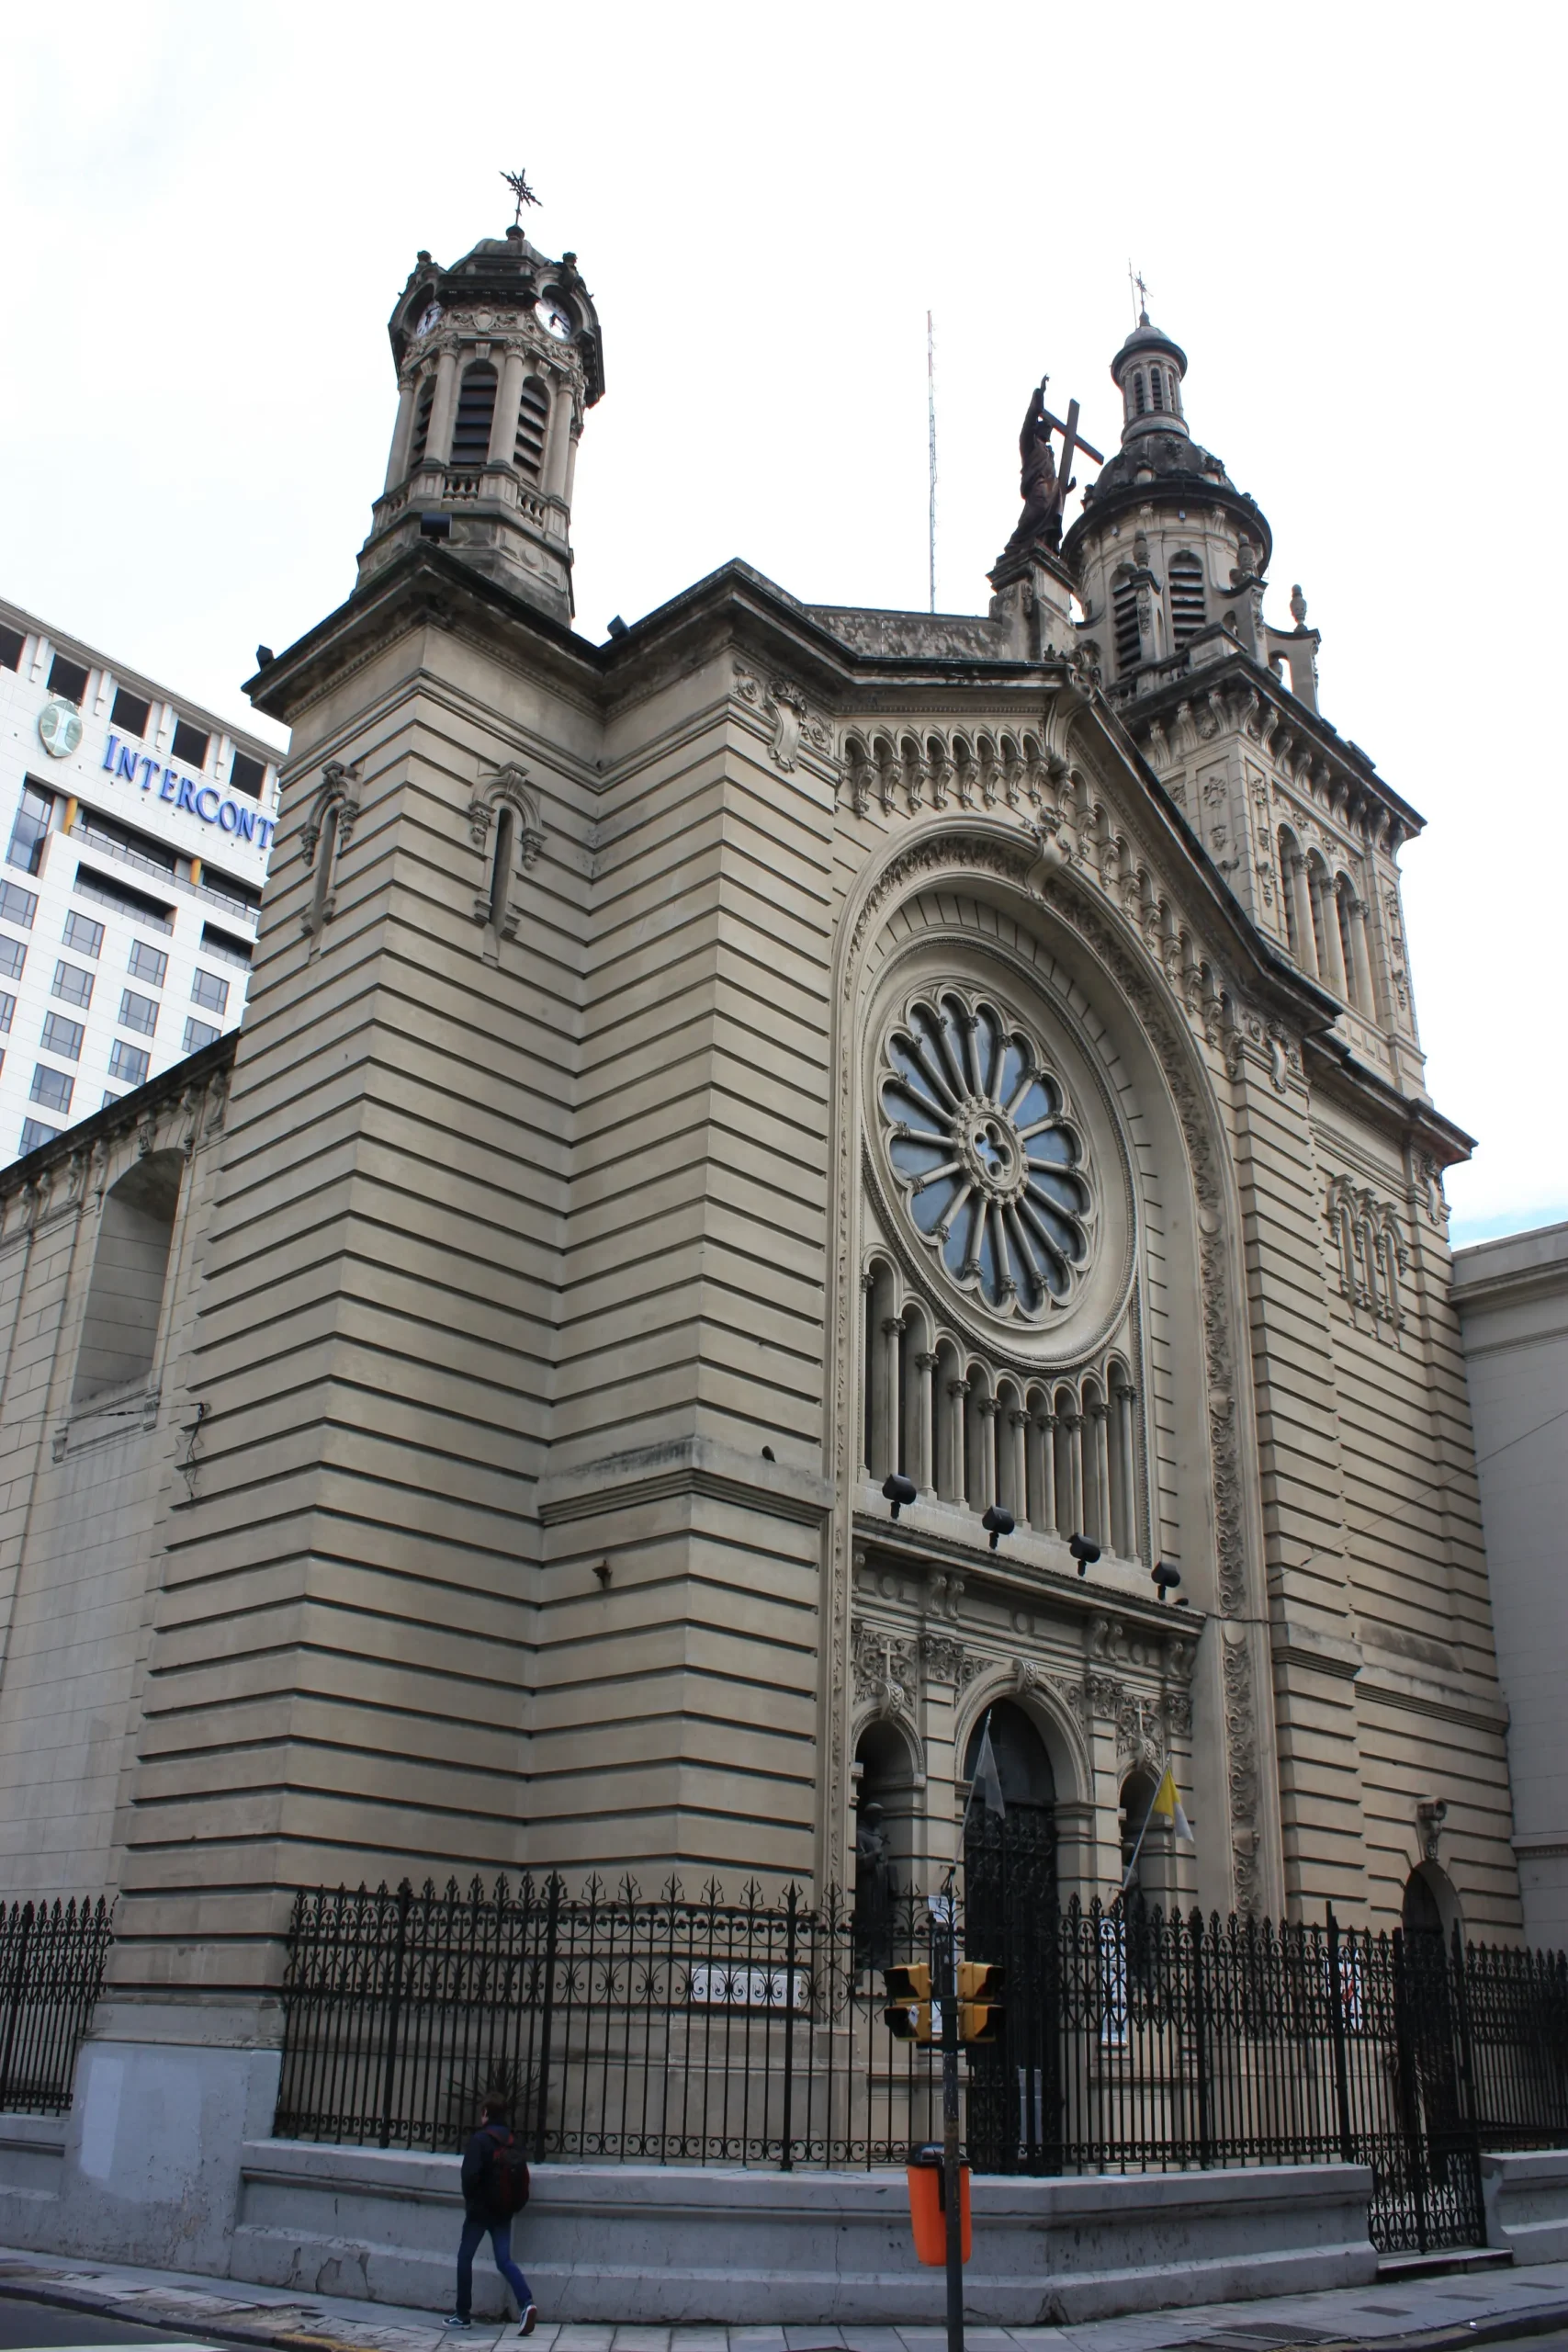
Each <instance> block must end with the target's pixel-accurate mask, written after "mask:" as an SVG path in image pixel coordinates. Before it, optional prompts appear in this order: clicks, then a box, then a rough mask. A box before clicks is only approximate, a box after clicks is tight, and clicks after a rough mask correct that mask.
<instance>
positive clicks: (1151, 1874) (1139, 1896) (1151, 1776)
mask: <svg viewBox="0 0 1568 2352" xmlns="http://www.w3.org/2000/svg"><path fill="white" fill-rule="evenodd" d="M1158 1786H1159V1780H1158V1776H1157V1775H1156V1773H1155V1772H1153V1771H1151V1770H1150V1769H1149V1768H1148V1766H1147V1765H1145V1764H1140V1765H1138V1766H1137V1767H1136V1769H1135V1770H1133V1771H1131V1772H1129V1773H1128V1775H1127V1777H1126V1779H1125V1780H1124V1781H1122V1797H1121V1804H1120V1806H1119V1809H1118V1814H1117V1826H1118V1828H1119V1830H1120V1833H1121V1842H1122V1877H1121V1886H1122V1894H1123V1896H1124V1898H1125V1900H1126V1901H1127V1902H1128V1903H1157V1902H1158V1901H1159V1900H1160V1898H1161V1896H1162V1894H1163V1893H1164V1888H1163V1886H1162V1883H1161V1878H1160V1871H1159V1867H1158V1857H1157V1854H1156V1849H1154V1848H1153V1847H1151V1844H1150V1839H1151V1838H1154V1837H1155V1835H1156V1825H1155V1824H1154V1823H1153V1822H1151V1821H1150V1819H1149V1808H1150V1806H1151V1805H1152V1804H1154V1801H1155V1792H1156V1789H1157V1788H1158Z"/></svg>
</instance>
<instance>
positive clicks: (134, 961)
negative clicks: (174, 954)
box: [127, 939, 169, 989]
mask: <svg viewBox="0 0 1568 2352" xmlns="http://www.w3.org/2000/svg"><path fill="white" fill-rule="evenodd" d="M127 968H128V969H129V970H130V971H132V972H134V973H135V975H136V977H137V978H138V979H139V980H145V981H146V983H147V985H148V987H149V988H150V989H161V988H162V987H163V985H164V973H165V972H166V971H167V970H168V968H169V959H168V957H167V956H165V955H164V951H163V949H162V948H161V947H149V945H148V944H147V942H146V941H145V940H144V939H133V940H132V941H131V943H130V965H129V966H128V967H127Z"/></svg>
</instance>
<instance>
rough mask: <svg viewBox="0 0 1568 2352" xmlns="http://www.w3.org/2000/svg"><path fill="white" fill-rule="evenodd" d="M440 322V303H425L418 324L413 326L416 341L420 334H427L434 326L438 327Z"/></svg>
mask: <svg viewBox="0 0 1568 2352" xmlns="http://www.w3.org/2000/svg"><path fill="white" fill-rule="evenodd" d="M440 324H441V305H440V303H439V302H430V303H427V304H426V305H425V308H424V311H423V314H422V315H421V318H420V322H419V324H418V325H417V326H416V327H415V329H414V337H415V340H416V341H417V340H418V338H419V337H420V336H421V335H425V334H430V333H431V332H432V330H433V329H434V328H435V327H438V326H439V325H440Z"/></svg>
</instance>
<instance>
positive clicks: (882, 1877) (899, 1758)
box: [854, 1722, 918, 1968]
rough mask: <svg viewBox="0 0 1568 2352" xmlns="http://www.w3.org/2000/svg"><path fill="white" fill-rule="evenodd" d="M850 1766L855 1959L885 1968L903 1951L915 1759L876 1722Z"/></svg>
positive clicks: (891, 1732)
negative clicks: (853, 1794)
mask: <svg viewBox="0 0 1568 2352" xmlns="http://www.w3.org/2000/svg"><path fill="white" fill-rule="evenodd" d="M855 1767H856V1775H855V1780H856V1792H857V1793H856V1798H855V1822H854V1840H855V1844H854V1871H855V1881H854V1884H855V1964H856V1966H857V1967H859V1968H887V1967H890V1966H891V1965H892V1963H893V1962H894V1961H896V1960H902V1959H903V1958H904V1957H905V1956H906V1955H905V1952H904V1943H905V1942H906V1941H907V1940H908V1914H909V1901H908V1897H909V1891H910V1888H911V1886H912V1884H913V1863H914V1848H915V1834H916V1828H917V1816H916V1805H917V1803H918V1792H917V1789H916V1785H915V1767H914V1760H913V1758H912V1756H911V1754H910V1750H909V1747H908V1741H907V1740H906V1739H905V1737H904V1736H903V1735H902V1734H901V1733H900V1732H898V1731H897V1730H896V1729H895V1728H894V1726H893V1724H890V1723H886V1722H879V1723H872V1724H867V1725H866V1727H865V1730H864V1731H863V1733H862V1734H861V1736H860V1738H859V1740H858V1741H857V1743H856V1746H855ZM895 1947H897V1949H895Z"/></svg>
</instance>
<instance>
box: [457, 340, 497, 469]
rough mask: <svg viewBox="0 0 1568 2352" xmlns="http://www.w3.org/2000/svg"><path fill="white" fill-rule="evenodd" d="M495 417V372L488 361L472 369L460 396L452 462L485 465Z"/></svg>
mask: <svg viewBox="0 0 1568 2352" xmlns="http://www.w3.org/2000/svg"><path fill="white" fill-rule="evenodd" d="M494 415H495V369H494V368H492V367H491V365H490V363H489V361H488V360H481V361H480V362H479V366H478V367H477V368H469V369H468V374H467V375H466V376H465V377H464V379H463V389H462V390H461V391H460V392H459V393H458V395H457V423H456V424H455V425H454V426H453V427H452V463H453V464H454V465H455V466H482V465H483V464H484V461H485V459H486V458H488V457H489V455H490V428H491V420H492V419H493V417H494Z"/></svg>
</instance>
